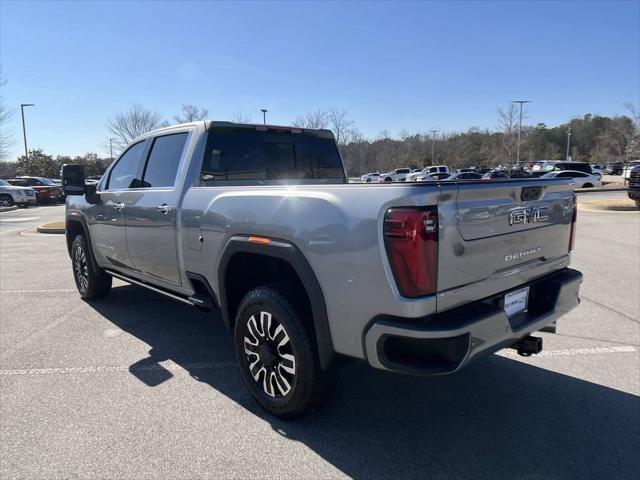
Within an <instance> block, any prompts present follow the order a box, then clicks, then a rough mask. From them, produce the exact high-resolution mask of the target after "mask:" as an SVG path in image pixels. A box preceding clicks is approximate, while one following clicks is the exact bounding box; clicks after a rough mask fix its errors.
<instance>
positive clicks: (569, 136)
mask: <svg viewBox="0 0 640 480" xmlns="http://www.w3.org/2000/svg"><path fill="white" fill-rule="evenodd" d="M570 145H571V125H567V158H566V160H567V162H568V161H569V147H570Z"/></svg>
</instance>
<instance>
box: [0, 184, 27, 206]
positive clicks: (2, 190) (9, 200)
mask: <svg viewBox="0 0 640 480" xmlns="http://www.w3.org/2000/svg"><path fill="white" fill-rule="evenodd" d="M35 204H36V191H35V190H34V189H33V188H29V187H16V186H15V185H11V184H10V183H8V182H6V181H5V180H0V207H11V206H13V205H18V206H21V207H22V206H24V207H26V206H29V205H35Z"/></svg>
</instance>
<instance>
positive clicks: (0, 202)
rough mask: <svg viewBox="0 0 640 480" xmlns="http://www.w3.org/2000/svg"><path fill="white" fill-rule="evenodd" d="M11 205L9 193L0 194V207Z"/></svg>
mask: <svg viewBox="0 0 640 480" xmlns="http://www.w3.org/2000/svg"><path fill="white" fill-rule="evenodd" d="M11 206H13V197H12V196H11V195H7V194H6V193H3V194H2V195H0V207H11Z"/></svg>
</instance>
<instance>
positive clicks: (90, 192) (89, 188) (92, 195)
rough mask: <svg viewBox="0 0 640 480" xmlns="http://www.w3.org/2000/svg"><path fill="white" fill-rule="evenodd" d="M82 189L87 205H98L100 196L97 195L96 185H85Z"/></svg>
mask: <svg viewBox="0 0 640 480" xmlns="http://www.w3.org/2000/svg"><path fill="white" fill-rule="evenodd" d="M84 189H85V198H86V199H87V203H90V204H91V205H97V204H99V203H100V194H99V193H98V184H97V183H87V184H86V185H85V186H84Z"/></svg>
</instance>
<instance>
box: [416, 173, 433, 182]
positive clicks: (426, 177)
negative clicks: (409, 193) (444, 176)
mask: <svg viewBox="0 0 640 480" xmlns="http://www.w3.org/2000/svg"><path fill="white" fill-rule="evenodd" d="M414 181H415V182H437V181H438V179H437V178H435V177H432V176H431V175H429V174H423V173H419V174H418V176H417V177H416V178H415V180H414Z"/></svg>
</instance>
